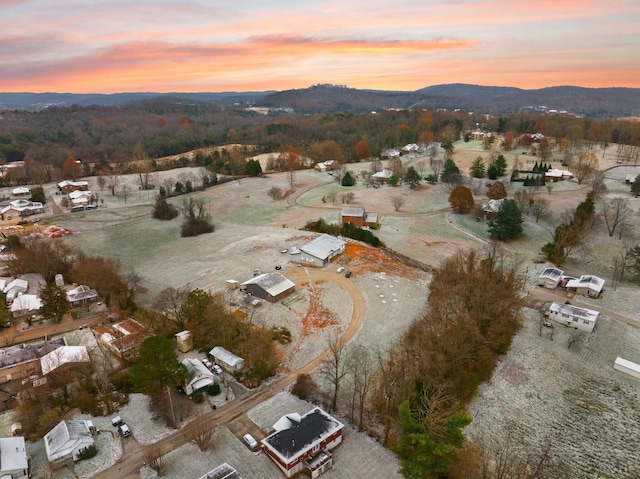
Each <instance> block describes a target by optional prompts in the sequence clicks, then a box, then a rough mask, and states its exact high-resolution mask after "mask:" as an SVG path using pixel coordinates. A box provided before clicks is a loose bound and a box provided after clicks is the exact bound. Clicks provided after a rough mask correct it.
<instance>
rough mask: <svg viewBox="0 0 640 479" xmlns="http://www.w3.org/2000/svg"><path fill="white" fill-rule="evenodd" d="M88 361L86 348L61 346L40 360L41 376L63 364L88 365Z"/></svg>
mask: <svg viewBox="0 0 640 479" xmlns="http://www.w3.org/2000/svg"><path fill="white" fill-rule="evenodd" d="M89 361H90V359H89V353H88V352H87V348H86V346H61V347H59V348H58V349H54V350H53V351H51V352H50V353H47V354H45V355H44V356H42V357H41V358H40V368H41V369H42V375H43V376H46V375H47V374H49V373H50V372H51V371H53V370H54V369H57V368H59V367H60V366H62V365H64V364H69V363H88V362H89Z"/></svg>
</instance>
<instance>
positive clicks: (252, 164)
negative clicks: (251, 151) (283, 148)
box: [246, 160, 262, 176]
mask: <svg viewBox="0 0 640 479" xmlns="http://www.w3.org/2000/svg"><path fill="white" fill-rule="evenodd" d="M246 173H247V176H260V175H261V174H262V166H260V162H259V161H258V160H249V161H247V166H246Z"/></svg>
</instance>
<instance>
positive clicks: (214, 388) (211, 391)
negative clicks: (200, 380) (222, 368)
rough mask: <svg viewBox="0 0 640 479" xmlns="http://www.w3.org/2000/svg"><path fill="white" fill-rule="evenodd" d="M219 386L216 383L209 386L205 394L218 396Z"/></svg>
mask: <svg viewBox="0 0 640 479" xmlns="http://www.w3.org/2000/svg"><path fill="white" fill-rule="evenodd" d="M220 391H221V389H220V384H218V383H213V384H212V385H211V386H209V387H208V388H207V394H208V395H209V396H217V395H218V394H220Z"/></svg>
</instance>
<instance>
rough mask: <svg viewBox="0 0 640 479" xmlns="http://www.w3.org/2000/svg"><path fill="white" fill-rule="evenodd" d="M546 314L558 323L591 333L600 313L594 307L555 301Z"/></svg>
mask: <svg viewBox="0 0 640 479" xmlns="http://www.w3.org/2000/svg"><path fill="white" fill-rule="evenodd" d="M545 315H546V316H547V317H548V318H549V319H551V320H553V321H555V322H556V323H559V324H563V325H565V326H569V327H572V328H575V329H581V330H583V331H587V332H589V333H590V332H591V331H593V328H595V326H596V322H597V321H598V317H599V316H600V313H599V312H598V311H594V310H593V309H587V308H579V307H578V306H572V305H570V304H563V303H556V302H553V303H551V306H549V309H548V311H546V312H545Z"/></svg>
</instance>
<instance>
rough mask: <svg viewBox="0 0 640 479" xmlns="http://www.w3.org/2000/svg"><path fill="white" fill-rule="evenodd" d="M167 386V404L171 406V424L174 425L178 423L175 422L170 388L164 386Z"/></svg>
mask: <svg viewBox="0 0 640 479" xmlns="http://www.w3.org/2000/svg"><path fill="white" fill-rule="evenodd" d="M165 387H166V388H167V394H168V395H169V405H170V406H171V418H172V419H173V424H174V425H175V426H177V425H178V423H177V422H176V414H175V412H173V400H172V399H171V389H170V388H169V386H165Z"/></svg>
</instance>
